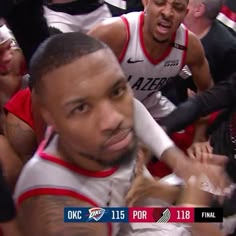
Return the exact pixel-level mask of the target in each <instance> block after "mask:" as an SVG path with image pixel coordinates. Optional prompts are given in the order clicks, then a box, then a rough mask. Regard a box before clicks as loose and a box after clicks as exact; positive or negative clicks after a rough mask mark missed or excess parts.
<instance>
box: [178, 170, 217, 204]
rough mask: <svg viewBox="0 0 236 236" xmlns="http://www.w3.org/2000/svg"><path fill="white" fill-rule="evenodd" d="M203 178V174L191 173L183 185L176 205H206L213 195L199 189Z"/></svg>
mask: <svg viewBox="0 0 236 236" xmlns="http://www.w3.org/2000/svg"><path fill="white" fill-rule="evenodd" d="M204 180H205V179H204V175H199V176H194V175H192V176H191V177H190V178H189V180H188V181H187V182H186V185H185V187H183V190H182V192H181V194H180V197H179V199H178V202H177V205H181V206H186V207H187V206H191V207H207V206H208V205H209V204H210V201H211V199H212V196H213V195H212V194H211V193H209V192H206V191H203V190H202V189H201V188H202V183H203V181H204Z"/></svg>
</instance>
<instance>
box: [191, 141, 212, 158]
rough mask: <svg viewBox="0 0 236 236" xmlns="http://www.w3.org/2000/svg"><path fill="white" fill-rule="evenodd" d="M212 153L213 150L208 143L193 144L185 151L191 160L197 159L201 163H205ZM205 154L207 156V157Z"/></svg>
mask: <svg viewBox="0 0 236 236" xmlns="http://www.w3.org/2000/svg"><path fill="white" fill-rule="evenodd" d="M212 152H213V148H212V147H211V145H210V143H209V142H200V143H194V144H192V146H191V147H190V148H189V149H188V150H187V154H188V156H189V157H190V158H191V159H197V160H199V161H201V162H205V161H206V160H207V159H208V158H212V156H211V154H212ZM203 153H204V155H203ZM206 154H209V155H208V156H207V155H206Z"/></svg>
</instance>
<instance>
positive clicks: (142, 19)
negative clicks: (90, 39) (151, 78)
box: [139, 12, 176, 65]
mask: <svg viewBox="0 0 236 236" xmlns="http://www.w3.org/2000/svg"><path fill="white" fill-rule="evenodd" d="M143 23H144V12H142V13H141V14H140V19H139V39H140V43H141V47H142V50H143V53H144V54H145V56H146V57H147V59H148V60H149V61H150V62H151V63H152V64H154V65H156V64H158V63H159V62H161V61H163V60H164V59H165V58H166V57H167V56H168V55H169V54H170V52H171V49H172V46H169V47H168V48H167V49H166V51H165V52H164V53H163V54H162V55H161V57H160V58H158V59H153V58H152V57H151V56H150V55H149V54H148V52H147V50H146V48H145V45H144V39H143V31H142V28H143ZM175 37H176V32H175V33H174V34H173V35H172V38H171V41H172V42H174V41H175Z"/></svg>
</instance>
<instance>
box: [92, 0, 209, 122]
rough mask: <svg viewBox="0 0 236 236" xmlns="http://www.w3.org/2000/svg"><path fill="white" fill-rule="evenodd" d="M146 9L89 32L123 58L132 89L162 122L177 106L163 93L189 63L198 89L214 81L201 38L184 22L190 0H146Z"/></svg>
mask: <svg viewBox="0 0 236 236" xmlns="http://www.w3.org/2000/svg"><path fill="white" fill-rule="evenodd" d="M143 3H144V7H145V8H144V12H135V13H129V14H127V15H123V16H122V17H118V18H112V19H108V20H106V21H104V22H102V23H101V24H100V25H98V26H96V27H95V28H94V29H92V30H91V32H89V33H90V35H92V36H94V37H97V38H99V39H101V40H102V41H104V42H105V43H107V44H108V45H109V46H110V47H111V49H112V50H113V51H114V53H115V54H116V56H117V57H118V58H119V61H120V63H121V66H122V68H123V70H124V72H125V74H126V77H127V79H128V81H129V83H130V85H131V88H132V89H133V92H134V96H135V97H136V98H137V99H138V100H140V101H141V102H142V103H143V104H144V105H145V106H146V108H147V109H148V110H149V112H150V113H151V114H152V116H153V117H154V118H155V119H156V120H159V118H160V117H163V116H165V115H167V114H168V113H169V112H171V111H172V110H173V109H174V105H173V104H172V103H170V102H168V100H166V99H164V98H163V97H162V96H161V94H160V93H159V92H158V91H160V90H161V88H162V87H164V85H165V84H166V83H167V81H168V79H170V78H171V77H175V76H176V75H178V74H179V73H180V71H181V69H182V68H183V66H184V65H188V67H189V68H190V70H191V72H192V74H193V79H194V82H195V84H196V86H197V88H198V89H199V90H200V91H201V90H205V89H208V88H210V87H211V86H212V85H213V81H212V79H211V75H210V72H209V67H208V63H207V61H206V58H205V56H204V51H203V48H202V45H201V43H200V41H199V40H198V39H197V38H196V36H195V35H194V34H192V33H191V32H189V31H188V30H187V29H186V28H185V27H184V26H183V25H182V24H181V23H182V22H183V20H184V17H185V15H186V14H187V5H188V0H144V1H143Z"/></svg>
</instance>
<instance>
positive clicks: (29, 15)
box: [4, 0, 49, 63]
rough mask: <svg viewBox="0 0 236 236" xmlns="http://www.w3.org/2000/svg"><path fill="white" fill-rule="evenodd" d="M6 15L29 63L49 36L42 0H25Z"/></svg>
mask: <svg viewBox="0 0 236 236" xmlns="http://www.w3.org/2000/svg"><path fill="white" fill-rule="evenodd" d="M4 17H5V19H6V20H7V23H8V24H9V26H10V28H11V30H12V31H13V34H14V36H15V37H16V40H17V42H18V44H19V46H20V48H21V49H22V51H23V53H24V56H25V58H26V60H27V63H29V61H30V58H31V57H32V55H33V53H34V52H35V50H36V49H37V47H38V46H39V44H40V43H42V42H43V41H44V40H45V39H46V38H48V37H49V30H48V27H47V23H46V20H45V19H44V17H43V8H42V0H36V1H35V0H34V1H32V0H23V1H21V2H20V3H19V4H18V5H15V6H14V7H13V9H12V10H11V11H10V12H9V14H7V15H6V16H4Z"/></svg>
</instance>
